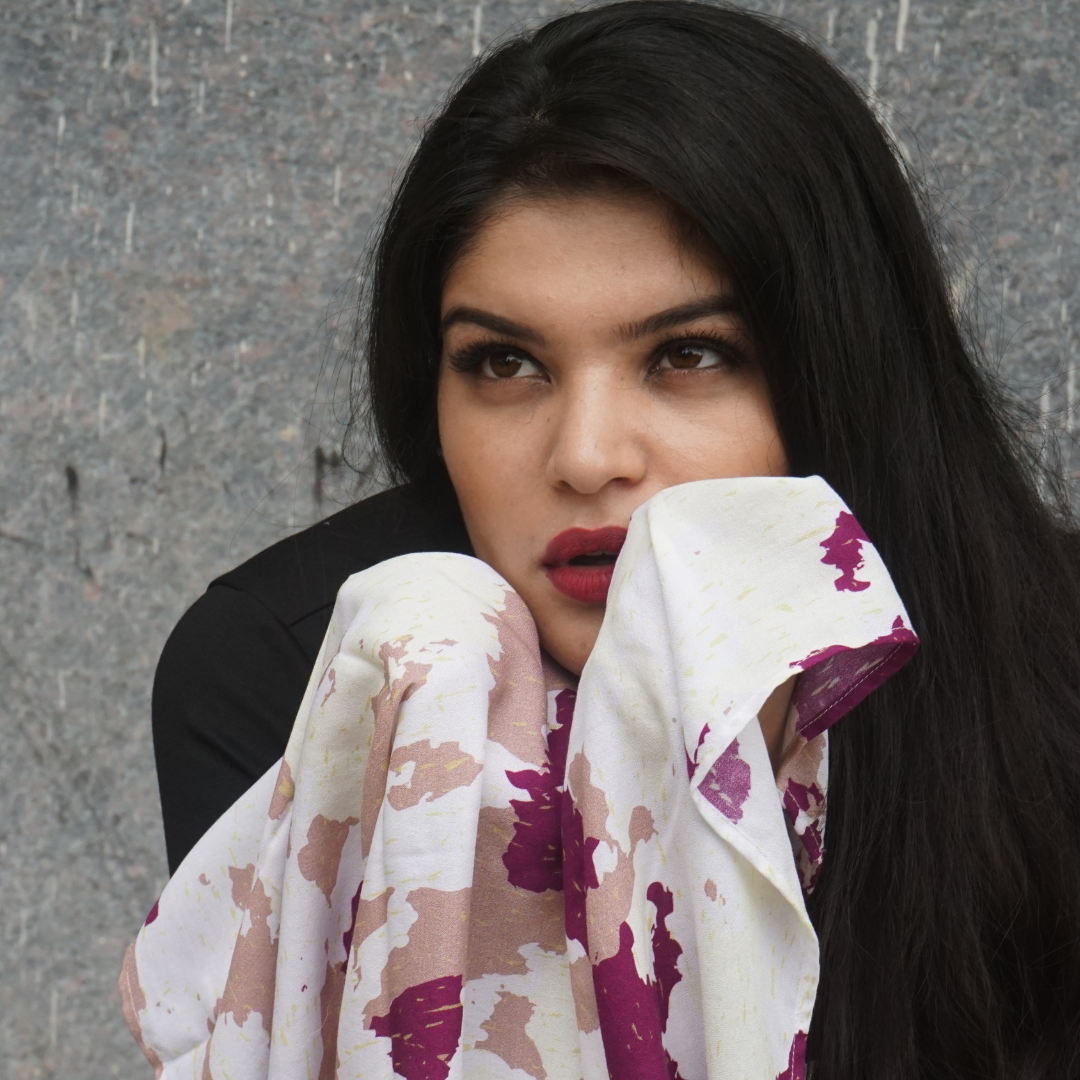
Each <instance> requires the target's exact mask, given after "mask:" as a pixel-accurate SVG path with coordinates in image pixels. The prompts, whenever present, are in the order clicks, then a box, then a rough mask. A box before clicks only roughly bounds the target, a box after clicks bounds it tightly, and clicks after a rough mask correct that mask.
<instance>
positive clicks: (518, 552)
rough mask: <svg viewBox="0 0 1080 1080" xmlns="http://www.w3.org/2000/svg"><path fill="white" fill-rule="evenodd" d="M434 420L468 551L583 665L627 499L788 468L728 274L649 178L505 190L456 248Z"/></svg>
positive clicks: (545, 637) (571, 664)
mask: <svg viewBox="0 0 1080 1080" xmlns="http://www.w3.org/2000/svg"><path fill="white" fill-rule="evenodd" d="M440 317H441V321H442V331H443V334H442V338H443V340H442V356H441V369H440V378H439V399H438V422H439V440H440V445H441V448H442V451H443V459H444V462H445V464H446V469H447V472H448V473H449V475H450V479H451V482H452V483H453V485H454V491H455V493H456V494H457V498H458V503H459V505H460V507H461V512H462V517H463V518H464V521H465V526H466V528H467V529H468V532H469V538H470V540H471V541H472V546H473V551H474V554H475V555H476V557H477V558H478V559H482V560H483V561H484V562H486V563H488V565H490V566H493V567H494V568H495V569H496V570H498V572H499V573H500V574H502V575H503V577H504V578H505V579H506V581H507V583H508V584H509V585H510V586H511V588H513V589H514V590H515V592H517V594H518V595H519V596H520V597H521V599H522V600H523V601H524V602H525V604H526V606H527V607H528V609H529V612H530V614H531V615H532V617H533V619H534V620H535V622H536V628H537V631H538V633H539V638H540V644H541V647H542V648H543V649H544V650H545V652H547V653H548V654H549V655H550V656H551V657H552V658H553V659H554V660H556V661H557V662H558V663H559V664H561V665H562V666H563V667H565V668H566V669H567V670H568V671H570V672H573V673H575V674H576V673H580V671H581V670H582V668H583V667H584V664H585V661H586V660H587V659H588V656H589V653H590V652H591V650H592V648H593V645H594V644H595V642H596V637H597V634H598V633H599V631H600V626H601V624H602V622H603V618H604V611H605V603H606V601H607V596H608V590H609V588H610V585H611V582H612V578H613V576H614V571H615V563H616V560H617V558H618V555H619V552H620V550H621V549H622V547H623V543H624V541H625V538H626V526H627V525H628V524H629V522H630V518H631V515H632V514H633V513H634V511H635V510H636V509H637V508H638V507H639V506H641V505H642V504H643V503H644V502H646V501H647V500H648V499H649V498H650V497H651V496H652V495H654V494H656V492H658V491H661V490H663V489H664V488H666V487H671V486H673V485H676V484H683V483H686V482H688V481H692V480H704V479H707V478H713V477H722V476H759V475H773V474H777V473H783V472H784V471H785V469H786V464H785V457H784V453H783V446H782V443H781V441H780V438H779V433H778V431H777V429H776V424H775V421H774V418H773V415H772V408H771V403H770V401H769V394H768V387H767V384H766V381H765V378H764V374H763V372H762V370H761V367H760V365H759V364H758V363H757V361H756V358H755V355H754V349H753V341H752V340H751V339H750V337H749V335H748V333H747V331H746V326H745V323H744V320H743V319H742V317H741V315H740V313H739V309H738V306H737V304H736V303H735V290H734V288H733V285H732V282H731V281H730V280H729V279H728V278H727V276H726V275H725V273H724V270H723V267H722V265H721V264H720V262H719V261H718V259H716V258H715V257H713V256H712V255H711V254H709V253H708V252H703V251H701V250H698V249H697V248H693V247H688V246H687V245H686V243H685V242H684V238H683V237H682V235H681V233H680V232H679V231H678V230H677V229H674V228H673V227H672V219H671V213H670V210H669V208H667V207H666V205H665V204H663V203H662V202H660V201H659V200H657V199H654V198H646V197H640V196H628V195H625V194H619V193H605V192H598V193H595V194H594V193H587V194H582V195H566V196H551V197H548V196H538V197H536V198H521V199H516V200H514V201H513V202H512V203H510V204H508V205H507V206H506V207H505V208H503V210H502V211H501V212H500V213H498V214H496V215H494V216H493V217H492V218H491V219H490V221H488V223H487V224H486V225H485V226H484V227H483V228H482V229H481V230H480V232H479V233H478V235H477V236H476V237H475V239H474V242H473V244H472V246H471V247H470V248H469V250H468V253H467V254H466V255H465V256H463V257H462V258H461V259H459V260H458V261H457V262H456V263H455V264H454V266H453V267H451V268H450V270H449V272H448V274H447V278H446V282H445V284H444V287H443V297H442V305H441V309H440Z"/></svg>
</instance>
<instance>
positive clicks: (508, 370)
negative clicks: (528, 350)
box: [488, 353, 525, 379]
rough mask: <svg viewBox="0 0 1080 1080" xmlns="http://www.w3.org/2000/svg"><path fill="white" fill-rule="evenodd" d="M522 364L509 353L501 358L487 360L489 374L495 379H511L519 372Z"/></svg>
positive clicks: (521, 361)
mask: <svg viewBox="0 0 1080 1080" xmlns="http://www.w3.org/2000/svg"><path fill="white" fill-rule="evenodd" d="M524 362H525V361H524V360H520V359H518V357H516V356H514V355H512V354H510V353H504V354H503V355H502V356H492V357H491V358H490V359H489V360H488V363H489V364H490V366H491V373H492V374H493V375H494V376H495V377H496V378H497V379H512V378H513V377H514V376H515V375H516V374H517V373H518V372H519V371H520V370H521V365H522V364H523V363H524Z"/></svg>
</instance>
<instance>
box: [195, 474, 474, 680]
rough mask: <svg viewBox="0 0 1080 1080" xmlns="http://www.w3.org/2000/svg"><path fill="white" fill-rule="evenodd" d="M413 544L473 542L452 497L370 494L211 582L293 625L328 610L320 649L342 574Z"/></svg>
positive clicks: (414, 548) (408, 490)
mask: <svg viewBox="0 0 1080 1080" xmlns="http://www.w3.org/2000/svg"><path fill="white" fill-rule="evenodd" d="M418 551H452V552H460V553H466V554H467V553H469V552H470V551H471V548H470V547H469V540H468V536H467V534H466V532H465V527H464V524H463V523H462V520H461V514H460V512H459V511H458V509H457V506H456V505H454V504H451V503H449V502H447V501H445V500H441V499H433V498H427V497H425V496H424V495H423V494H422V493H420V492H418V491H416V490H415V489H413V488H412V487H410V486H408V485H405V486H402V487H397V488H392V489H390V490H389V491H383V492H381V493H379V494H378V495H373V496H371V497H370V498H367V499H364V500H362V501H361V502H358V503H355V504H354V505H352V506H350V507H348V508H346V509H345V510H342V511H340V512H339V513H337V514H334V515H333V516H331V517H328V518H326V519H325V520H324V521H320V522H319V523H318V524H317V525H312V526H311V527H310V528H307V529H304V530H303V531H302V532H299V533H296V534H295V535H294V536H290V537H287V538H286V539H284V540H280V541H279V542H278V543H276V544H274V545H272V546H271V547H268V548H266V549H265V550H264V551H260V552H259V553H258V554H257V555H255V556H253V557H252V558H250V559H248V560H247V562H245V563H242V564H241V565H240V566H238V567H236V568H235V569H233V570H230V571H229V572H228V573H226V574H222V575H221V577H219V578H216V579H215V580H214V581H212V582H211V583H210V588H211V589H213V588H215V587H222V588H226V589H230V590H233V591H235V592H240V593H245V594H247V596H248V597H249V598H251V599H252V600H255V601H257V602H258V603H259V604H261V605H262V606H263V607H264V608H266V609H267V611H268V612H270V614H272V615H273V616H274V618H275V619H276V620H277V621H278V622H279V623H281V625H282V626H283V627H285V628H287V629H290V630H294V631H298V630H301V629H302V628H304V624H305V623H307V622H308V621H309V620H312V619H313V618H317V617H318V616H320V615H325V618H324V619H323V620H322V622H323V624H324V625H323V627H322V630H320V632H319V633H318V635H317V639H316V640H314V641H313V643H311V644H312V648H313V650H314V651H315V652H317V651H318V647H319V644H320V643H321V641H322V633H323V631H325V623H326V622H328V621H329V617H330V611H331V609H332V608H333V604H334V599H335V597H336V596H337V593H338V590H339V589H340V588H341V586H342V584H344V582H345V581H346V579H347V578H349V577H350V576H351V575H353V574H356V573H359V572H360V571H361V570H366V569H368V568H369V567H371V566H375V565H376V564H378V563H381V562H385V561H386V560H387V559H392V558H395V557H396V556H398V555H408V554H411V553H413V552H418ZM302 636H303V637H304V638H306V637H307V636H308V635H302ZM302 644H304V645H307V644H308V642H307V641H306V640H304V641H302ZM312 659H313V660H314V652H313V654H312Z"/></svg>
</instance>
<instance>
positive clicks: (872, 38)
mask: <svg viewBox="0 0 1080 1080" xmlns="http://www.w3.org/2000/svg"><path fill="white" fill-rule="evenodd" d="M877 35H878V20H877V16H875V17H874V18H872V19H870V20H869V21H868V22H867V24H866V59H867V60H869V61H870V76H869V83H870V93H871V94H876V93H877V88H878V79H879V77H880V57H879V56H878V51H877Z"/></svg>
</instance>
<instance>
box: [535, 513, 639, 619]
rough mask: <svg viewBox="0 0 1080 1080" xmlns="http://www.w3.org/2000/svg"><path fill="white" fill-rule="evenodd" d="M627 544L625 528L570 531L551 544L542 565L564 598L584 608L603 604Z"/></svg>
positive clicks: (612, 526)
mask: <svg viewBox="0 0 1080 1080" xmlns="http://www.w3.org/2000/svg"><path fill="white" fill-rule="evenodd" d="M625 542H626V530H625V529H624V528H623V527H622V526H621V525H607V526H605V527H604V528H601V529H566V530H564V531H563V532H561V533H559V534H558V536H555V537H553V538H552V539H551V541H550V542H549V543H548V545H547V547H546V548H545V549H544V556H543V559H542V560H541V564H542V566H543V568H544V573H545V574H547V578H548V581H550V582H551V584H552V585H554V586H555V588H556V589H558V590H559V592H561V593H562V594H563V596H568V597H569V598H570V599H571V600H577V601H578V602H579V603H581V604H602V603H604V601H605V600H607V594H608V589H609V588H610V586H611V578H612V576H613V574H614V573H615V560H616V559H617V558H618V556H619V552H620V551H621V550H622V546H623V544H624V543H625Z"/></svg>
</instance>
